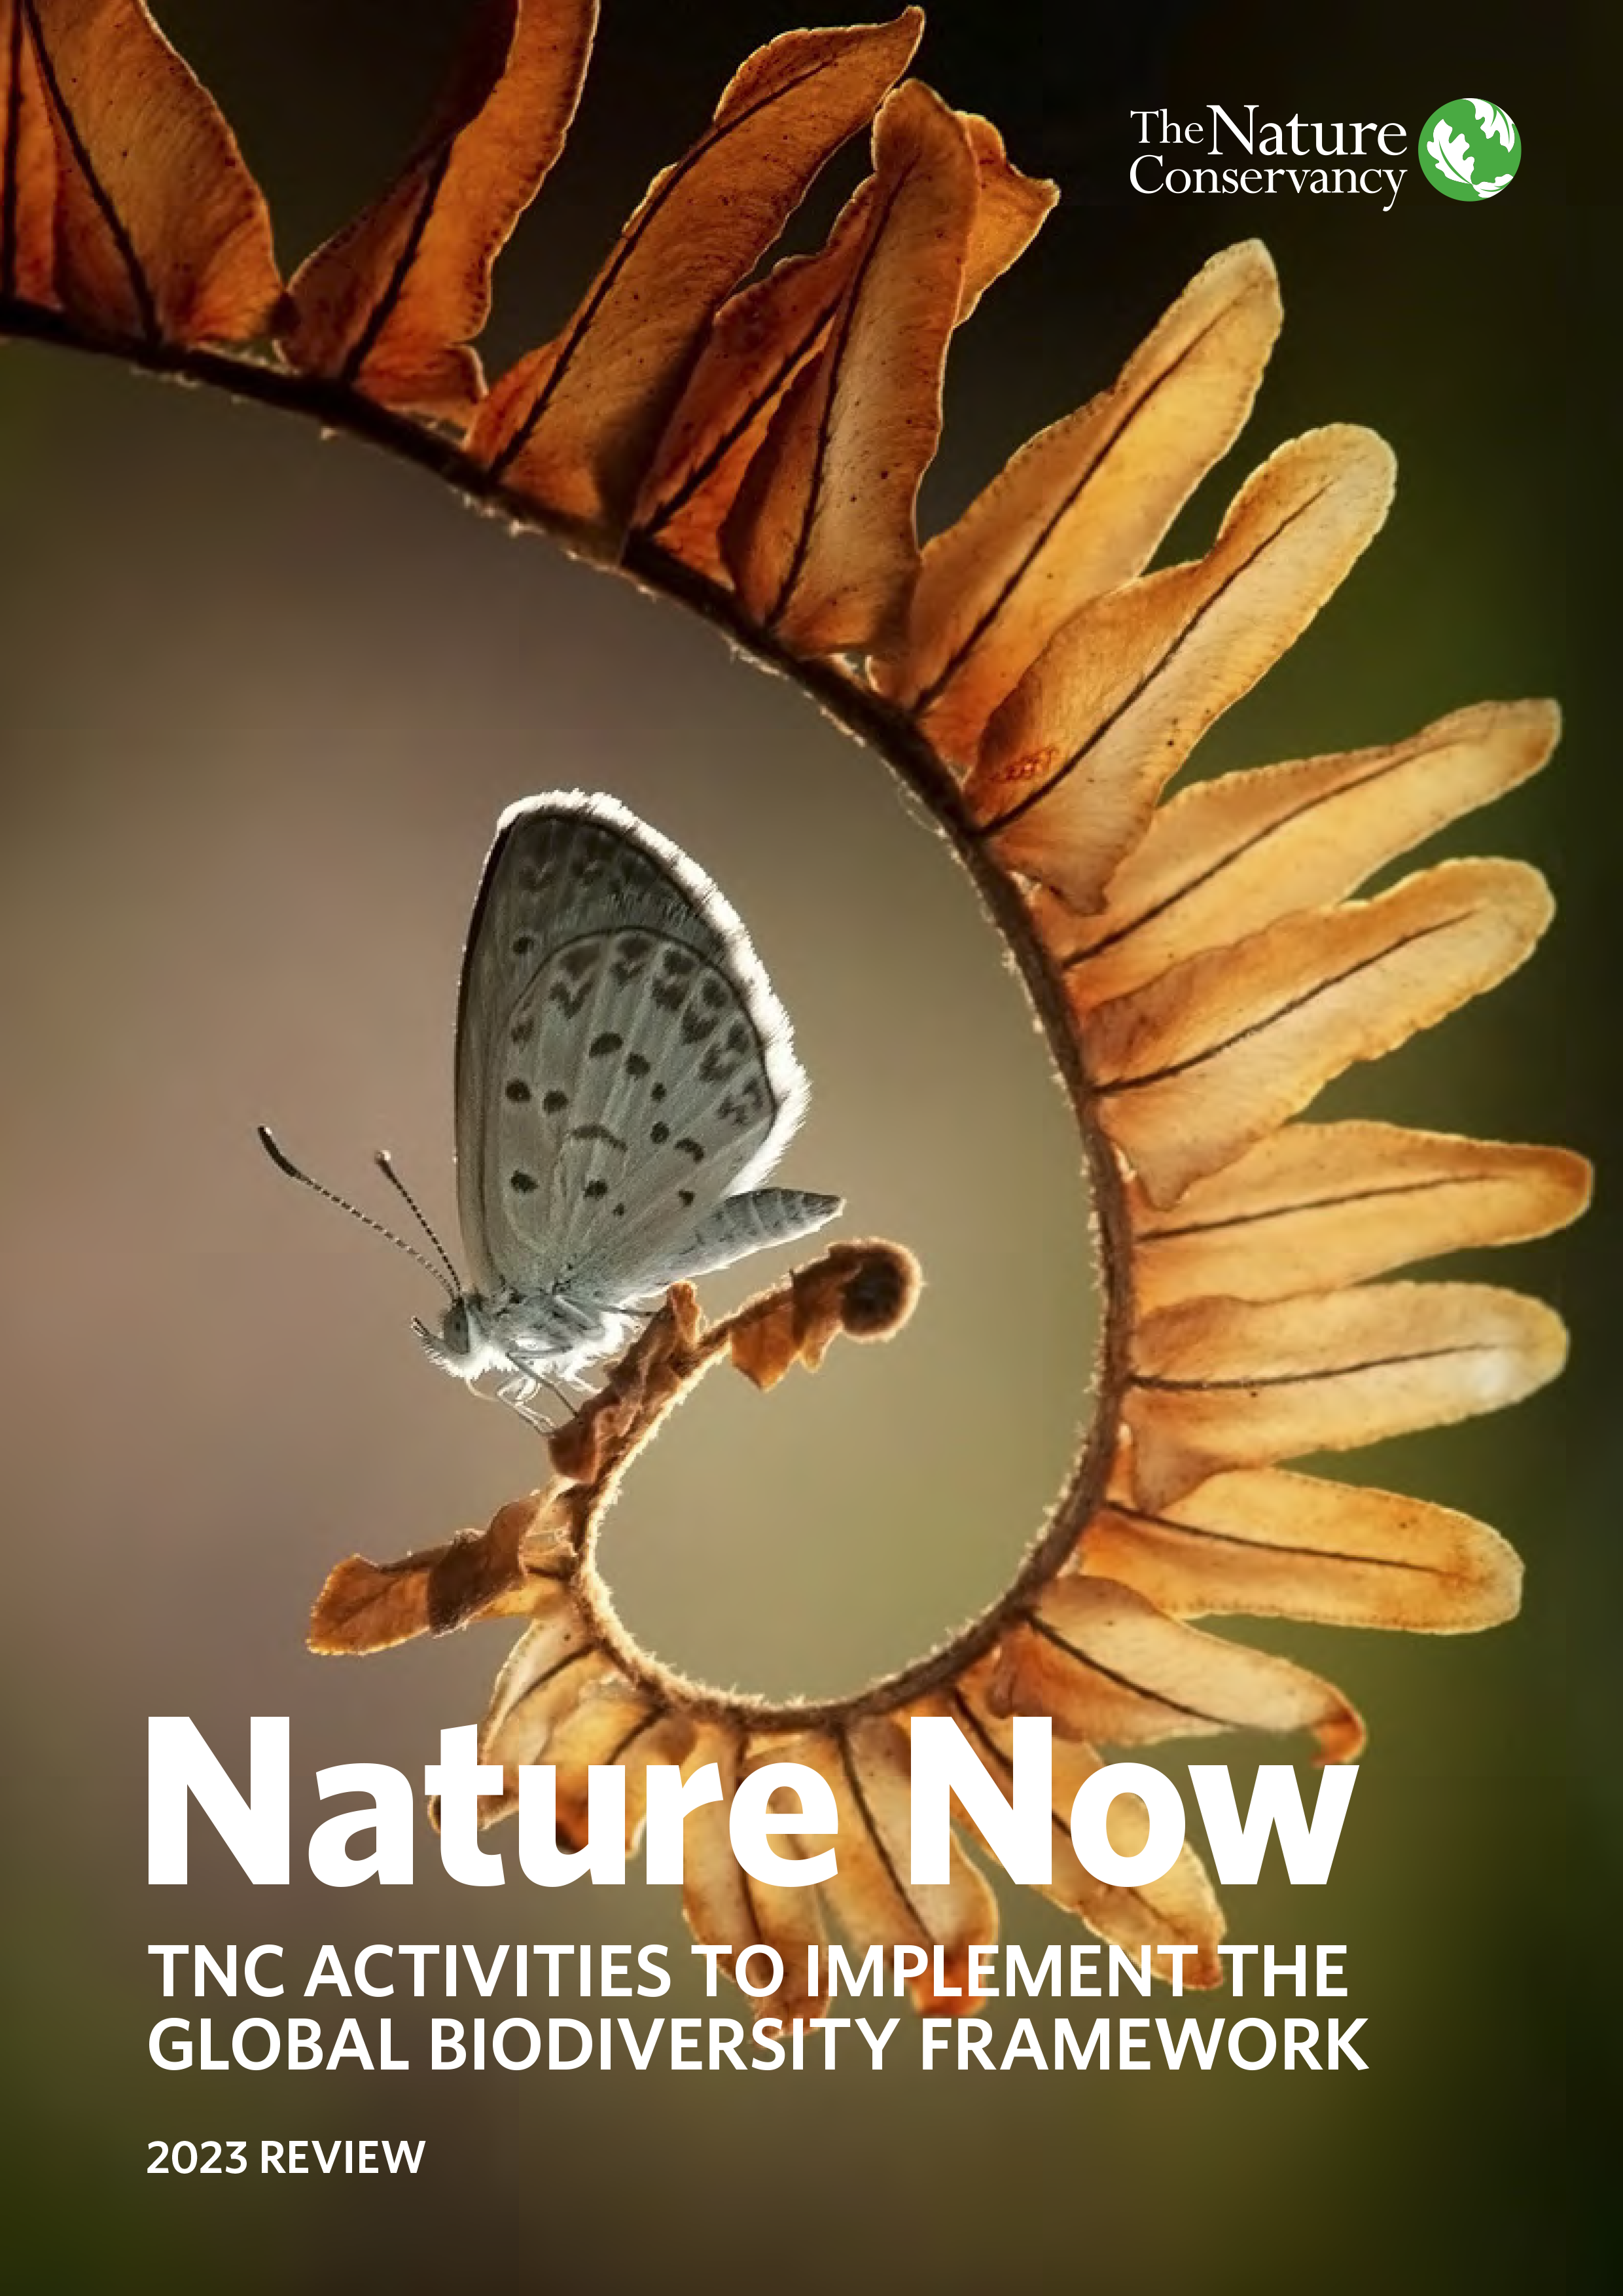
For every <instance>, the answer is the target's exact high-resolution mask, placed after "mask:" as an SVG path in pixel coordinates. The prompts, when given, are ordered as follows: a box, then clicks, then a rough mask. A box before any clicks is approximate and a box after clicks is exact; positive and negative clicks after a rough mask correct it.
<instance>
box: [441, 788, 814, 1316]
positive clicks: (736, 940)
mask: <svg viewBox="0 0 1623 2296" xmlns="http://www.w3.org/2000/svg"><path fill="white" fill-rule="evenodd" d="M455 1100H456V1159H457V1190H458V1201H459V1207H460V1211H461V1218H462V1226H463V1240H464V1243H465V1246H466V1251H467V1256H468V1259H469V1262H470V1266H471V1271H472V1281H473V1283H474V1284H475V1286H476V1288H478V1289H480V1290H481V1291H485V1292H489V1291H491V1290H493V1289H495V1288H496V1287H497V1286H500V1285H509V1286H511V1287H512V1289H513V1290H514V1291H516V1292H521V1293H526V1292H535V1291H539V1290H567V1291H569V1292H570V1294H571V1295H572V1296H575V1297H578V1298H579V1299H582V1300H594V1301H602V1303H604V1304H610V1305H618V1304H621V1302H622V1301H623V1300H624V1299H626V1298H627V1297H631V1296H635V1290H636V1289H638V1288H646V1286H645V1285H644V1286H641V1287H638V1286H635V1285H633V1286H632V1288H631V1289H629V1290H628V1289H627V1284H628V1283H631V1279H632V1278H633V1277H635V1275H637V1274H638V1273H640V1272H642V1271H643V1269H644V1268H646V1267H651V1266H654V1265H657V1263H659V1262H660V1259H662V1258H668V1257H669V1255H670V1253H671V1251H672V1250H673V1249H674V1248H675V1246H676V1244H677V1243H678V1242H684V1241H686V1240H687V1239H689V1238H691V1237H692V1236H693V1234H694V1231H695V1229H696V1227H697V1226H698V1224H699V1223H700V1222H701V1220H702V1219H703V1218H704V1217H705V1215H706V1214H707V1212H709V1210H711V1209H713V1208H714V1206H715V1205H716V1204H717V1202H718V1201H720V1200H721V1198H722V1197H724V1196H725V1194H726V1193H728V1192H729V1191H730V1190H731V1189H733V1188H734V1187H736V1186H738V1185H741V1184H742V1183H743V1182H745V1181H747V1180H749V1179H750V1178H753V1177H757V1176H758V1175H759V1174H762V1173H764V1172H766V1171H767V1170H769V1169H771V1167H772V1165H773V1164H774V1163H775V1161H776V1160H777V1157H778V1155H779V1154H780V1153H781V1152H782V1149H783V1145H784V1144H785V1143H786V1142H787V1140H788V1138H789V1136H790V1135H791V1132H792V1131H793V1129H794V1127H795V1125H796V1123H798V1121H799V1117H800V1114H801V1111H802V1110H803V1109H804V1106H805V1102H806V1081H805V1078H804V1075H803V1073H802V1071H801V1070H800V1067H799V1062H797V1061H796V1059H795V1057H794V1054H793V1051H792V1048H791V1043H790V1033H789V1023H788V1020H787V1017H786V1016H785V1014H784V1013H783V1007H782V1006H781V1005H779V1003H778V1001H777V999H776V997H775V996H774V995H773V992H772V989H771V987H770V985H769V983H768V982H767V980H766V975H765V973H764V972H763V971H762V970H761V967H760V965H759V963H758V960H757V959H756V957H755V955H754V952H753V950H752V949H751V948H750V943H749V940H748V938H747V936H746V935H745V933H744V931H743V928H742V924H740V922H739V921H738V919H737V917H736V915H735V914H734V912H733V910H732V909H731V907H730V906H729V905H728V904H727V903H726V901H725V899H724V898H722V896H721V895H720V893H719V892H717V890H716V888H715V886H714V885H713V884H712V883H711V882H710V881H709V878H708V877H707V876H706V875H705V874H704V873H703V871H702V870H701V869H699V868H698V867H697V865H695V864H694V863H693V862H692V861H690V860H688V858H687V857H686V856H685V855H684V854H683V853H682V852H680V850H679V849H677V848H676V846H674V845H672V844H671V843H670V842H669V840H668V839H665V838H662V837H660V835H659V834H658V832H655V831H653V830H651V829H649V828H648V827H647V826H646V824H643V823H642V822H640V821H638V820H637V818H636V816H635V815H634V814H631V813H630V812H629V811H628V810H627V808H625V807H623V806H621V805H619V804H618V803H617V802H616V800H615V799H611V798H603V797H588V796H586V795H584V794H583V793H581V792H580V791H559V792H553V793H552V794H549V795H546V796H543V797H538V798H531V799H527V800H525V801H524V802H523V803H522V804H521V805H519V806H515V807H513V808H510V810H509V811H508V813H506V814H505V815H504V816H503V819H502V823H501V824H500V826H499V828H498V832H497V836H496V844H495V846H494V847H493V849H492V850H491V854H490V857H489V859H488V862H487V864H486V868H485V874H484V878H483V881H482V882H481V885H480V894H479V898H478V899H477V901H476V903H475V906H474V914H473V921H472V923H471V927H470V931H469V939H468V948H467V953H466V955H465V957H464V960H463V980H462V993H461V998H460V1002H459V1009H458V1021H457V1038H456V1094H455Z"/></svg>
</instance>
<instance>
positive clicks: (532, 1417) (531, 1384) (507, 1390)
mask: <svg viewBox="0 0 1623 2296" xmlns="http://www.w3.org/2000/svg"><path fill="white" fill-rule="evenodd" d="M542 1384H543V1382H541V1381H539V1380H536V1379H532V1378H531V1377H530V1376H529V1373H528V1372H520V1373H519V1374H517V1375H516V1376H515V1377H514V1378H512V1379H508V1380H504V1381H503V1382H502V1384H501V1386H500V1387H498V1388H497V1389H496V1393H495V1395H494V1396H493V1397H492V1398H491V1400H492V1401H493V1402H496V1403H504V1404H505V1405H506V1406H507V1408H508V1409H509V1411H515V1412H517V1414H518V1415H519V1417H520V1418H521V1420H523V1422H524V1423H525V1425H526V1426H527V1427H533V1428H535V1429H536V1431H537V1433H538V1434H542V1435H547V1434H550V1433H551V1432H552V1429H551V1426H550V1423H548V1422H547V1421H546V1420H545V1419H543V1418H542V1417H541V1416H540V1415H538V1414H537V1412H534V1411H532V1410H530V1408H529V1398H530V1397H531V1396H532V1395H534V1394H535V1392H536V1390H537V1388H538V1387H539V1386H541V1385H542Z"/></svg>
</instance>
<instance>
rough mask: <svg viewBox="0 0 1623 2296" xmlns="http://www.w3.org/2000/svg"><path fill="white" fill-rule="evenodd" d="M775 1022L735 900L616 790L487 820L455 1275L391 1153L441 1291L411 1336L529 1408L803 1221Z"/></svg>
mask: <svg viewBox="0 0 1623 2296" xmlns="http://www.w3.org/2000/svg"><path fill="white" fill-rule="evenodd" d="M807 1096H808V1087H807V1078H806V1074H805V1071H804V1070H803V1069H802V1068H801V1066H800V1063H799V1060H798V1059H797V1057H796V1055H795V1051H794V1046H793V1040H792V1036H791V1029H790V1024H789V1017H788V1015H787V1013H785V1012H784V1010H783V1005H781V1004H780V1002H779V1001H778V998H777V996H776V995H775V993H774V990H773V988H772V984H771V982H770V981H769V980H767V978H766V972H765V970H764V968H763V967H762V965H761V963H760V960H759V959H758V956H757V955H756V954H755V951H754V949H753V948H752V947H751V946H750V939H749V936H748V934H747V933H746V932H745V931H744V928H743V925H742V923H741V922H740V920H739V918H738V916H737V914H736V913H735V911H734V909H733V907H732V906H731V904H730V903H729V902H728V901H727V900H726V899H725V897H724V896H723V894H722V893H721V892H720V891H719V890H718V889H717V886H716V885H715V884H714V882H713V881H711V879H710V878H709V876H707V875H706V873H705V872H704V871H703V870H702V869H701V867H700V866H699V865H698V864H697V863H696V862H694V861H692V860H690V859H689V858H688V857H687V855H686V854H685V853H684V852H682V851H681V850H680V849H679V848H678V847H676V845H674V844H673V843H672V842H671V840H669V839H668V838H667V837H662V836H661V835H660V832H658V831H657V830H654V829H651V828H650V827H649V826H648V824H647V823H645V822H643V821H641V820H639V819H638V818H637V816H636V815H635V814H634V813H632V812H631V811H630V810H629V808H627V807H626V806H624V805H622V804H620V803H619V800H618V799H615V798H612V797H608V796H604V795H601V794H594V793H588V792H586V791H581V790H554V791H547V792H545V794H543V795H541V796H538V797H530V798H525V799H521V801H520V802H519V803H518V804H516V805H512V806H510V807H509V808H507V810H506V812H505V813H504V814H503V816H502V817H501V820H500V822H499V823H498V824H497V827H496V842H495V844H494V845H493V846H492V848H491V850H490V855H489V857H488V860H487V862H486V864H485V869H484V874H483V876H482V878H481V880H480V888H479V892H478V896H477V898H476V899H475V901H474V906H473V916H472V922H471V924H470V926H469V930H468V940H467V947H466V949H465V951H464V954H463V968H462V981H461V988H460V992H459V996H458V999H457V1012H456V1054H455V1133H456V1193H457V1207H458V1212H459V1216H460V1220H461V1226H462V1235H463V1249H464V1252H465V1255H466V1262H467V1275H466V1278H465V1279H464V1277H463V1275H460V1274H459V1273H458V1271H457V1268H456V1266H455V1262H454V1261H453V1260H452V1259H451V1258H450V1256H449V1254H448V1253H447V1251H446V1250H445V1247H444V1246H443V1245H442V1244H441V1243H440V1242H439V1237H438V1236H437V1235H436V1234H435V1233H434V1230H433V1228H432V1227H431V1226H430V1224H429V1222H428V1220H427V1219H426V1218H424V1216H423V1214H422V1211H421V1210H419V1209H418V1206H417V1204H416V1201H415V1200H414V1197H413V1196H412V1195H411V1193H410V1192H409V1191H408V1190H407V1189H406V1185H405V1184H404V1182H403V1181H401V1180H400V1178H399V1177H398V1175H397V1173H396V1172H395V1170H394V1168H393V1166H392V1164H391V1163H390V1161H389V1158H388V1157H387V1155H380V1156H379V1158H378V1163H379V1165H380V1167H381V1169H382V1170H383V1172H384V1173H385V1175H386V1176H387V1177H388V1178H389V1180H390V1182H391V1183H392V1184H393V1185H394V1186H395V1187H396V1189H397V1190H398V1192H399V1193H400V1194H401V1195H402V1196H403V1197H404V1198H405V1200H406V1202H407V1204H408V1205H410V1207H411V1210H412V1211H413V1213H414V1215H415V1217H416V1218H417V1220H418V1222H419V1224H420V1225H421V1226H422V1228H423V1230H424V1232H425V1234H427V1235H428V1238H429V1240H430V1242H431V1243H432V1244H433V1246H434V1248H435V1252H436V1255H437V1257H438V1259H439V1263H440V1264H439V1266H438V1267H436V1266H435V1265H434V1263H433V1262H431V1261H430V1260H428V1259H424V1258H423V1256H422V1253H420V1252H418V1251H416V1249H415V1247H414V1246H413V1245H411V1244H409V1243H407V1242H406V1240H405V1239H404V1238H403V1237H400V1236H398V1235H395V1234H393V1232H392V1231H390V1230H389V1229H385V1228H382V1226H381V1222H378V1221H375V1220H371V1219H369V1218H367V1215H365V1213H362V1212H360V1211H359V1210H357V1207H356V1206H354V1205H353V1204H350V1203H349V1202H348V1201H347V1200H346V1199H344V1198H342V1197H339V1196H337V1195H335V1194H334V1193H333V1191H332V1190H331V1189H327V1188H324V1187H323V1186H322V1185H321V1184H320V1183H319V1182H317V1181H316V1180H313V1179H311V1177H310V1176H309V1175H308V1174H307V1172H305V1171H303V1170H302V1169H300V1168H299V1166H298V1165H296V1164H294V1163H293V1162H292V1161H291V1159H289V1158H288V1157H287V1156H286V1155H284V1154H283V1151H282V1150H281V1148H280V1146H279V1145H278V1144H277V1143H276V1141H275V1138H274V1137H273V1136H272V1135H271V1134H270V1132H269V1131H268V1130H267V1129H266V1128H263V1127H262V1128H260V1134H259V1136H260V1139H261V1141H262V1142H263V1143H264V1144H265V1147H266V1151H267V1152H268V1153H269V1154H270V1155H271V1157H272V1158H273V1159H274V1160H275V1162H276V1163H277V1164H278V1166H279V1167H280V1168H281V1169H283V1171H284V1172H287V1173H288V1174H289V1175H290V1176H291V1177H293V1178H295V1179H298V1180H300V1181H302V1182H304V1184H305V1185H307V1186H309V1187H311V1188H314V1189H315V1190H316V1193H318V1194H321V1195H324V1196H325V1197H327V1198H328V1200H329V1201H332V1202H335V1203H337V1204H339V1205H340V1209H342V1210H346V1211H348V1212H351V1213H353V1214H354V1215H355V1217H357V1218H361V1219H364V1220H366V1224H367V1225H368V1226H372V1227H373V1228H376V1229H380V1230H381V1233H383V1234H385V1235H387V1236H388V1238H389V1241H390V1242H393V1243H396V1244H398V1246H399V1247H400V1249H401V1250H403V1251H406V1252H408V1253H410V1254H411V1256H412V1257H413V1258H414V1259H417V1260H418V1262H419V1264H420V1265H422V1266H423V1267H428V1268H429V1269H430V1272H431V1273H432V1274H434V1275H436V1276H437V1277H438V1278H439V1282H440V1283H442V1284H443V1286H444V1288H445V1290H446V1292H447V1306H446V1308H445V1311H444V1313H443V1315H442V1316H441V1317H440V1319H439V1324H438V1325H437V1326H435V1327H430V1325H429V1324H425V1323H423V1322H422V1321H421V1320H414V1325H413V1328H414V1331H415V1332H416V1334H417V1336H418V1338H419V1340H420V1341H422V1346H423V1349H424V1350H425V1352H426V1353H427V1354H428V1356H429V1357H430V1360H431V1361H432V1362H434V1363H436V1364H438V1365H439V1367H440V1368H441V1369H442V1370H443V1371H447V1372H449V1373H450V1374H452V1376H453V1377H454V1378H456V1379H461V1380H465V1381H467V1382H470V1383H471V1382H475V1381H479V1380H482V1379H484V1378H485V1377H486V1376H487V1375H490V1376H493V1377H494V1379H495V1380H496V1383H497V1384H496V1392H497V1393H498V1394H499V1396H500V1397H501V1398H502V1400H503V1401H504V1402H506V1403H509V1404H511V1405H512V1406H513V1407H514V1408H515V1409H517V1410H519V1411H520V1412H521V1413H522V1415H524V1416H525V1417H526V1418H530V1419H533V1418H534V1416H535V1415H534V1414H533V1413H532V1412H531V1411H530V1410H529V1404H530V1402H531V1400H532V1398H534V1397H535V1395H536V1394H537V1391H538V1390H540V1388H541V1387H543V1386H544V1385H545V1386H549V1387H555V1385H556V1382H559V1381H562V1382H568V1383H579V1382H580V1381H581V1378H582V1374H584V1373H586V1371H587V1370H588V1369H589V1368H590V1366H591V1365H594V1363H597V1362H599V1361H601V1360H602V1358H603V1357H608V1356H611V1355H613V1354H615V1353H616V1352H618V1350H619V1349H620V1348H621V1347H623V1346H624V1345H625V1344H626V1342H627V1341H628V1340H629V1339H630V1337H631V1336H632V1334H633V1333H634V1332H635V1330H636V1328H637V1326H638V1324H639V1323H640V1322H641V1321H642V1320H643V1316H645V1315H646V1313H647V1312H648V1308H649V1306H650V1303H652V1302H653V1301H656V1300H658V1299H659V1297H660V1294H662V1293H663V1292H665V1290H666V1289H667V1288H668V1285H670V1284H671V1283H675V1282H676V1281H677V1280H678V1279H679V1278H682V1277H687V1276H696V1275H709V1274H710V1273H712V1272H713V1271H715V1270H716V1269H718V1268H722V1267H729V1266H730V1265H731V1264H732V1263H733V1262H734V1261H735V1260H738V1259H743V1258H745V1257H746V1256H747V1255H748V1254H749V1253H750V1252H752V1251H760V1250H762V1249H763V1248H764V1247H765V1246H766V1245H769V1244H776V1243H785V1242H791V1241H793V1240H795V1239H796V1238H798V1237H800V1236H805V1235H809V1234H812V1233H813V1232H814V1231H815V1230H816V1229H817V1228H820V1227H822V1226H824V1223H825V1222H827V1221H829V1220H831V1219H832V1218H835V1217H836V1216H837V1214H838V1213H839V1212H840V1210H842V1209H843V1205H842V1202H841V1200H840V1198H839V1197H837V1196H829V1195H815V1194H811V1193H807V1191H806V1190H804V1189H799V1188H782V1187H768V1186H763V1185H761V1183H762V1182H763V1181H764V1180H765V1179H766V1177H767V1175H768V1174H769V1173H771V1172H772V1171H773V1170H774V1169H775V1167H776V1165H777V1163H778V1161H779V1160H780V1158H781V1157H782V1155H783V1151H784V1149H785V1148H786V1147H787V1145H788V1144H789V1141H790V1139H791V1136H792V1135H793V1133H794V1131H795V1129H796V1128H797V1126H798V1125H799V1122H800V1119H801V1118H802V1116H803V1115H804V1113H805V1111H806V1105H807Z"/></svg>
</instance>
